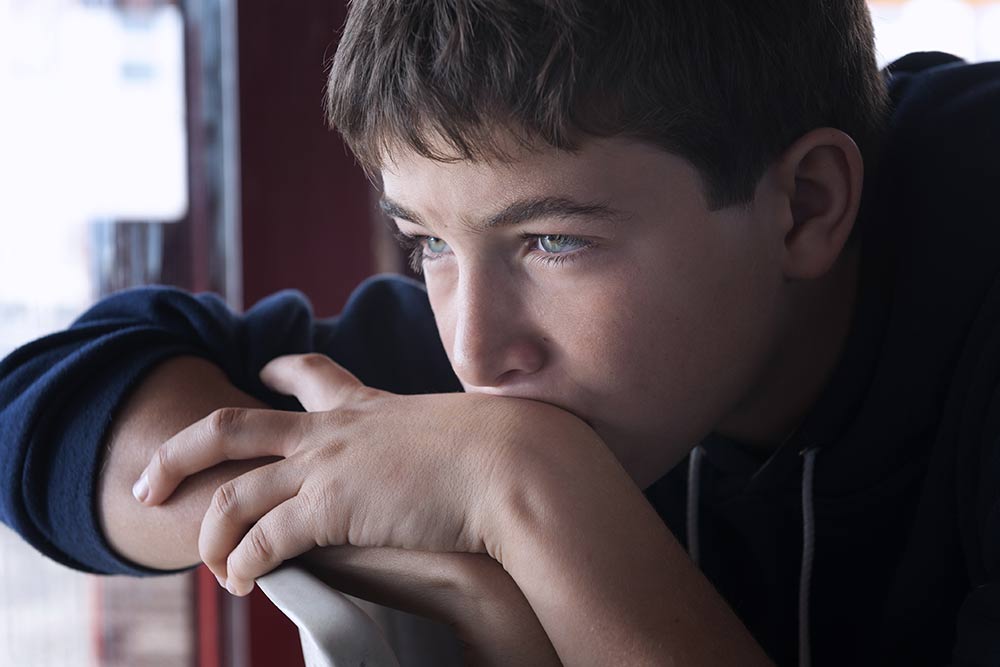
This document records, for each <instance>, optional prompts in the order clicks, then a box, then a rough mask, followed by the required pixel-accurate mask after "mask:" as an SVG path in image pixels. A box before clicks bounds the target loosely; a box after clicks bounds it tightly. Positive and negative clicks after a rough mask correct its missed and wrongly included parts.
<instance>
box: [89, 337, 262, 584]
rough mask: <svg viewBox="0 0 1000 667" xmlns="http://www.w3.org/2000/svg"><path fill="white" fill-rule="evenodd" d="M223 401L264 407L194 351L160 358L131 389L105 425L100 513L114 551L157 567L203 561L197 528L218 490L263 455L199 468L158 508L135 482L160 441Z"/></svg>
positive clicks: (229, 405) (256, 463)
mask: <svg viewBox="0 0 1000 667" xmlns="http://www.w3.org/2000/svg"><path fill="white" fill-rule="evenodd" d="M221 407H266V406H264V405H263V404H262V403H261V402H260V401H258V400H257V399H255V398H253V397H252V396H250V395H248V394H246V393H244V392H242V391H240V390H239V389H237V388H236V387H234V386H233V385H232V383H230V382H229V380H228V378H227V377H226V376H225V374H224V373H223V372H222V371H221V370H220V369H219V368H218V367H216V366H215V365H213V364H211V363H210V362H208V361H206V360H204V359H200V358H197V357H175V358H173V359H169V360H167V361H165V362H164V363H162V364H160V365H159V366H157V367H156V368H155V369H154V370H153V371H151V372H150V374H149V375H148V376H147V377H146V378H145V379H144V380H143V382H142V383H141V384H140V385H139V386H138V387H137V388H136V389H135V390H134V391H133V392H132V393H131V395H130V396H129V398H128V400H127V401H126V403H125V405H124V406H123V407H122V409H121V411H120V412H119V413H118V415H117V416H116V418H115V420H114V422H113V424H112V426H111V429H110V430H109V435H108V438H107V441H106V451H105V459H104V464H103V466H102V470H101V475H100V479H99V482H98V513H99V514H98V515H99V519H100V522H101V526H102V528H103V530H104V534H105V536H106V538H107V539H108V542H109V543H110V545H111V547H112V548H113V549H114V550H115V551H116V552H117V553H119V554H120V555H122V556H124V557H126V558H128V559H129V560H131V561H133V562H136V563H139V564H141V565H145V566H147V567H152V568H158V569H174V568H180V567H186V566H190V565H195V564H197V563H198V562H200V560H201V559H200V558H199V556H198V532H199V529H200V526H201V519H202V517H203V516H204V514H205V510H206V508H207V507H208V504H209V501H210V499H211V497H212V494H213V493H214V491H215V489H216V488H217V487H218V486H219V485H220V484H222V483H223V482H224V481H226V480H228V479H230V478H232V477H235V476H237V475H239V474H240V473H242V472H244V471H246V470H249V469H251V468H254V467H256V466H258V465H260V464H262V463H264V462H265V460H264V459H256V460H253V461H236V462H229V463H225V464H223V465H219V466H216V467H215V468H212V469H210V470H206V471H204V472H202V473H199V474H198V475H195V476H193V477H191V478H189V479H187V480H186V481H185V482H184V483H183V484H182V485H181V487H180V488H179V489H178V490H177V492H176V493H175V494H174V495H173V496H172V497H171V498H170V500H169V501H168V502H166V503H164V504H163V505H160V506H157V507H145V506H143V505H141V504H140V503H138V502H137V501H136V500H135V498H134V497H133V496H132V485H133V484H134V483H135V481H136V480H137V479H138V477H139V474H140V473H141V472H142V470H143V469H144V468H145V467H146V465H147V464H148V463H149V460H150V457H151V456H152V455H153V453H154V451H155V450H156V448H157V447H158V446H159V445H161V444H162V443H163V442H164V441H166V440H167V439H169V438H170V437H172V436H173V435H174V434H176V433H178V432H179V431H181V430H182V429H184V428H185V427H187V426H188V425H190V424H193V423H194V422H196V421H198V420H199V419H201V418H203V417H205V416H207V415H208V414H210V413H211V412H213V411H214V410H215V409H217V408H221Z"/></svg>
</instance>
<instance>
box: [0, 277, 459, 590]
mask: <svg viewBox="0 0 1000 667" xmlns="http://www.w3.org/2000/svg"><path fill="white" fill-rule="evenodd" d="M314 351H315V352H322V353H324V354H327V355H329V356H330V357H332V358H333V359H334V360H336V361H337V362H338V363H340V364H341V365H343V366H345V367H346V368H347V369H348V370H350V371H351V372H353V373H354V374H355V375H357V376H358V377H359V378H360V379H361V380H362V381H363V382H365V383H366V384H368V385H371V386H374V387H378V388H380V389H385V390H388V391H393V392H396V393H434V392H446V391H456V390H458V389H459V388H460V386H459V383H458V381H457V379H456V378H455V376H454V375H453V373H452V371H451V367H450V365H449V363H448V360H447V357H446V355H445V353H444V350H443V348H442V346H441V343H440V340H439V338H438V335H437V329H436V327H435V324H434V320H433V316H432V313H431V310H430V307H429V304H428V302H427V297H426V292H425V291H424V289H423V287H422V286H421V285H420V284H419V283H417V282H415V281H412V280H409V279H405V278H401V277H388V276H381V277H375V278H371V279H369V280H367V281H365V282H364V283H362V284H361V285H360V286H359V287H358V288H357V289H356V290H355V292H354V293H353V294H352V295H351V297H350V299H349V300H348V302H347V305H346V306H345V308H344V310H343V311H342V312H341V314H340V315H339V316H337V317H334V318H329V319H316V318H314V316H313V313H312V309H311V307H310V304H309V302H308V301H307V300H306V298H305V297H304V295H302V294H301V293H300V292H297V291H294V290H286V291H282V292H279V293H276V294H274V295H272V296H269V297H267V298H265V299H263V300H262V301H260V302H259V303H257V304H256V305H255V306H254V307H253V308H251V309H250V310H249V311H247V312H246V313H245V314H242V315H239V314H236V313H234V312H232V311H231V310H230V309H229V308H228V307H227V306H226V305H225V303H224V302H223V301H222V300H221V299H220V298H219V297H218V296H217V295H214V294H210V293H204V294H191V293H188V292H185V291H183V290H179V289H176V288H171V287H163V286H153V287H143V288H136V289H131V290H125V291H123V292H119V293H117V294H114V295H112V296H109V297H107V298H106V299H104V300H102V301H100V302H99V303H97V304H96V305H95V306H93V307H92V308H90V309H89V310H88V311H86V312H85V313H84V314H83V315H81V316H80V317H79V318H78V319H77V320H76V321H75V322H73V324H72V325H71V326H70V327H69V328H68V329H66V330H64V331H59V332H56V333H54V334H51V335H49V336H46V337H44V338H41V339H38V340H36V341H33V342H31V343H28V344H27V345H25V346H23V347H21V348H19V349H17V350H15V351H14V352H12V353H11V354H10V355H9V356H8V357H7V358H5V359H3V361H0V520H2V521H3V522H4V523H5V524H7V525H8V526H10V527H11V528H12V529H14V530H15V531H16V532H17V533H19V534H20V535H21V536H22V537H23V538H24V539H25V540H26V541H27V542H28V543H30V544H31V545H32V546H33V547H35V549H37V550H38V551H40V552H41V553H42V554H44V555H45V556H47V557H49V558H51V559H53V560H55V561H57V562H59V563H62V564H64V565H66V566H68V567H71V568H74V569H77V570H82V571H85V572H92V573H100V574H131V575H146V574H160V573H162V571H159V570H151V569H148V568H144V567H141V566H138V565H136V564H134V563H130V562H128V561H126V560H124V559H122V558H121V557H120V556H118V555H116V554H115V553H114V552H113V551H112V550H111V549H110V547H109V546H108V544H107V542H106V540H105V539H104V536H103V535H102V533H101V531H100V529H99V526H98V523H97V512H96V498H95V495H96V488H97V478H98V474H99V469H100V465H101V462H102V452H101V448H102V443H103V441H104V438H105V434H106V432H107V430H108V427H109V426H110V425H111V423H112V420H113V418H114V416H115V413H116V411H117V410H118V408H119V406H121V405H122V403H123V401H124V400H125V398H126V397H127V395H128V393H129V391H130V389H132V388H133V387H135V386H136V384H137V383H138V382H140V381H141V380H142V378H143V376H144V375H145V374H146V373H147V372H148V371H150V370H151V369H152V368H153V367H154V366H155V365H157V364H158V363H160V362H162V361H164V360H165V359H167V358H169V357H174V356H179V355H195V356H200V357H203V358H205V359H207V360H209V361H211V362H213V363H215V364H216V365H218V366H219V367H220V368H222V369H223V371H224V372H225V373H226V374H227V376H228V377H229V379H230V381H232V383H233V384H234V385H235V386H236V387H238V388H240V389H242V390H243V391H245V392H247V393H249V394H251V395H253V396H255V397H257V398H258V399H260V400H262V401H264V402H265V403H267V404H269V405H271V406H272V407H275V408H279V409H291V410H301V406H300V405H299V404H298V401H296V400H295V399H294V398H292V397H287V396H280V395H278V394H274V393H273V392H270V391H269V390H268V389H267V388H266V387H264V385H263V384H262V383H261V382H260V380H259V379H258V377H257V375H258V372H259V370H260V368H261V367H263V366H264V364H266V363H267V362H268V361H269V360H270V359H272V358H274V357H276V356H280V355H283V354H296V353H304V352H314Z"/></svg>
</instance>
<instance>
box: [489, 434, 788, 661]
mask: <svg viewBox="0 0 1000 667" xmlns="http://www.w3.org/2000/svg"><path fill="white" fill-rule="evenodd" d="M572 421H573V419H572V418H568V419H567V420H566V423H565V424H563V428H565V429H566V432H568V433H573V434H575V438H573V439H572V441H567V440H566V439H565V438H563V439H555V438H552V439H550V442H553V443H555V442H559V443H560V444H561V445H567V444H568V445H571V446H569V447H567V446H559V447H556V446H553V447H549V448H545V449H541V448H535V449H532V450H521V453H522V455H526V456H527V460H525V459H524V458H521V459H518V460H515V462H514V463H513V464H511V466H510V467H511V469H512V470H515V471H516V473H515V474H513V475H512V476H511V480H512V481H511V482H509V484H508V488H510V489H511V491H510V493H509V494H508V500H507V502H506V503H505V505H506V507H507V511H505V512H500V513H497V517H498V519H499V520H498V524H499V526H498V527H496V528H495V529H494V530H493V531H491V532H494V533H495V534H496V535H497V536H498V542H497V543H496V544H495V545H488V546H489V552H490V553H491V554H493V555H494V556H495V557H497V558H498V559H500V560H502V562H503V565H504V569H506V570H507V572H509V573H510V575H511V577H512V578H513V580H514V581H515V582H516V583H517V585H518V587H519V588H520V589H521V590H522V591H524V594H525V597H526V598H527V600H528V602H529V603H530V604H531V607H532V609H533V610H534V611H535V614H536V615H537V617H538V619H539V621H540V622H541V624H542V626H543V627H544V628H545V631H546V633H547V634H548V636H549V638H550V639H551V641H552V644H553V646H554V647H555V649H556V650H557V651H558V654H559V657H560V659H561V660H562V661H563V663H565V664H567V665H590V664H595V665H600V664H608V665H609V664H629V665H653V664H655V665H661V664H675V665H769V664H771V662H770V660H769V658H768V656H767V655H766V654H765V653H764V651H763V650H762V649H761V648H760V646H759V645H758V644H757V643H756V642H755V641H754V639H753V637H752V636H751V635H750V633H749V631H748V630H747V629H746V627H745V626H744V625H743V624H742V623H741V622H740V620H739V619H738V618H737V617H736V615H735V614H734V613H733V612H732V610H731V609H730V608H729V607H728V605H727V604H726V603H725V601H724V600H723V599H722V597H721V596H720V595H719V594H718V593H717V592H716V591H715V589H714V588H713V587H712V585H711V584H710V583H709V582H708V580H707V579H705V577H704V576H703V575H702V573H701V572H700V571H699V570H698V568H696V567H695V566H694V564H693V563H692V562H691V560H690V559H689V558H688V556H687V554H686V553H685V551H684V549H683V548H682V547H681V545H680V544H679V543H678V542H677V540H676V539H675V538H674V537H673V535H672V534H671V533H670V531H669V530H668V529H667V527H666V526H665V525H664V524H663V523H662V521H660V519H659V517H658V516H657V515H656V513H655V512H654V510H653V508H652V507H650V506H649V504H648V503H647V502H646V500H645V498H644V497H643V496H642V494H641V492H640V491H639V489H638V487H636V486H635V484H634V482H633V481H632V480H631V478H629V476H628V474H627V473H626V472H625V471H624V469H622V468H621V466H620V465H619V464H618V463H617V461H616V460H615V459H614V456H613V454H611V452H610V451H609V450H608V449H607V448H606V447H605V446H604V444H603V443H602V442H601V441H600V438H598V437H597V435H596V434H594V433H593V432H592V431H590V430H589V429H588V428H586V427H585V425H583V424H582V423H579V424H573V423H572ZM550 426H551V427H553V428H557V427H558V425H557V424H555V423H554V422H550ZM567 480H586V483H584V484H579V483H577V484H570V483H567ZM500 546H502V553H499V552H498V547H500Z"/></svg>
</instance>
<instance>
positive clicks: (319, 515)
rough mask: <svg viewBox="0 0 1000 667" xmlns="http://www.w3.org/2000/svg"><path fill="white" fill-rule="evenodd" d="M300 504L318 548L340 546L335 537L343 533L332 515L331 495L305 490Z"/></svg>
mask: <svg viewBox="0 0 1000 667" xmlns="http://www.w3.org/2000/svg"><path fill="white" fill-rule="evenodd" d="M299 502H300V503H301V508H302V511H303V512H304V515H305V522H306V524H307V527H308V529H309V530H310V531H311V532H312V538H313V540H314V541H315V542H316V545H317V546H321V547H323V546H329V545H331V544H339V543H340V542H337V538H336V537H334V536H335V535H337V534H339V533H340V532H341V531H340V530H339V529H338V527H337V525H336V523H335V517H334V516H333V515H331V512H330V508H331V499H330V494H329V493H327V492H324V491H316V490H313V489H309V488H305V487H304V488H303V489H302V490H301V491H299Z"/></svg>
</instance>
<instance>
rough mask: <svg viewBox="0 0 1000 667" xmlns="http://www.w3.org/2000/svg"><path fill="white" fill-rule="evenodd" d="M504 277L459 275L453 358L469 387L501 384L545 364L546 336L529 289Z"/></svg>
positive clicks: (454, 365) (454, 310)
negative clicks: (524, 291) (533, 316)
mask: <svg viewBox="0 0 1000 667" xmlns="http://www.w3.org/2000/svg"><path fill="white" fill-rule="evenodd" d="M504 282H505V281H504V280H502V279H499V280H498V279H494V280H490V279H488V278H487V277H485V276H478V277H477V276H469V277H467V278H465V277H463V278H460V279H459V286H458V289H457V290H456V292H455V294H454V298H455V299H456V301H455V302H454V303H453V304H452V305H453V313H454V316H453V327H454V328H453V331H452V348H451V362H452V366H453V368H454V370H455V374H456V375H457V376H458V378H459V380H461V381H462V384H463V385H465V387H466V389H470V388H473V387H493V388H496V387H500V386H503V385H506V384H510V383H511V382H513V381H516V380H517V379H522V378H523V377H526V376H529V375H531V374H534V373H537V372H538V371H539V370H541V369H542V367H543V366H544V365H545V357H546V354H545V347H544V345H545V339H544V338H543V336H542V335H541V333H540V332H539V330H538V327H536V326H535V325H534V324H533V323H532V322H531V321H530V318H529V317H528V316H527V314H526V312H525V308H524V304H523V298H522V297H523V295H519V294H517V292H516V290H515V289H513V288H511V287H510V286H508V285H505V284H504Z"/></svg>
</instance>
